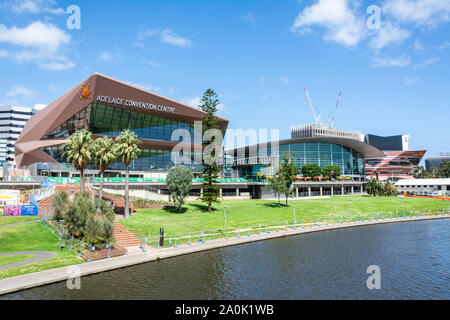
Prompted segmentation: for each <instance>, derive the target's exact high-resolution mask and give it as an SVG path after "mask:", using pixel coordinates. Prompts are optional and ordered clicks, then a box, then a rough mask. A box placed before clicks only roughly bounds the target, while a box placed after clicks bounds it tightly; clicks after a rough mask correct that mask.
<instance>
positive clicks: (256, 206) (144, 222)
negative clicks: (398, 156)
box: [120, 196, 447, 235]
mask: <svg viewBox="0 0 450 320" xmlns="http://www.w3.org/2000/svg"><path fill="white" fill-rule="evenodd" d="M402 201H404V208H405V212H410V210H423V209H427V210H429V209H433V210H436V209H441V208H447V202H445V201H442V200H435V199H424V198H404V200H402V198H399V197H376V198H375V197H371V196H335V197H331V198H326V199H302V200H290V201H289V206H288V207H284V206H282V207H278V202H277V201H273V200H228V201H222V202H221V203H220V204H215V205H214V209H215V211H213V212H211V213H208V212H206V211H205V210H206V206H205V205H204V204H203V203H201V202H190V203H188V204H186V205H185V206H184V209H185V211H184V212H183V213H176V212H170V211H167V210H163V209H141V210H138V213H137V214H136V215H134V216H132V217H130V218H129V219H127V220H125V219H121V220H120V222H121V223H122V224H123V225H124V226H125V227H127V228H128V229H129V230H130V231H132V232H134V233H136V234H138V233H139V232H140V231H142V232H143V233H145V234H150V235H157V234H159V228H160V227H163V228H164V229H165V233H166V234H174V233H177V234H181V233H187V232H199V231H206V230H214V229H223V227H224V209H223V208H224V206H225V207H226V212H227V225H228V228H233V227H245V226H250V225H257V224H266V223H270V224H276V223H283V224H285V223H286V221H290V222H292V221H293V220H294V208H295V212H296V220H297V222H298V221H301V220H302V219H305V220H307V219H312V218H313V219H318V218H319V217H321V219H325V218H333V217H334V218H338V217H339V218H340V217H341V216H344V217H348V216H350V212H352V213H353V215H354V214H359V215H362V216H365V217H368V216H369V215H368V214H369V213H374V215H375V216H376V213H377V212H390V211H399V212H401V211H402Z"/></svg>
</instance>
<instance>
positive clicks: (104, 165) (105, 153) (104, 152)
mask: <svg viewBox="0 0 450 320" xmlns="http://www.w3.org/2000/svg"><path fill="white" fill-rule="evenodd" d="M94 150H95V164H96V165H97V167H98V168H99V169H100V189H99V192H98V197H99V198H100V199H101V198H102V196H103V174H104V172H105V170H106V169H108V167H109V166H110V165H111V163H113V162H114V160H116V158H117V152H116V144H115V143H114V140H113V139H111V138H109V137H101V138H98V139H97V140H95V141H94Z"/></svg>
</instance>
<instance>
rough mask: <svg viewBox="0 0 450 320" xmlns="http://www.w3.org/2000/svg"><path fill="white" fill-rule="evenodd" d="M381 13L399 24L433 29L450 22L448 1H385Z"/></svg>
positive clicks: (449, 3)
mask: <svg viewBox="0 0 450 320" xmlns="http://www.w3.org/2000/svg"><path fill="white" fill-rule="evenodd" d="M382 12H386V13H388V14H390V15H391V16H392V17H393V18H394V19H396V20H397V21H399V22H403V23H413V24H415V25H418V26H428V27H433V26H436V25H437V24H439V23H441V22H446V21H450V0H386V1H385V2H384V4H383V6H382Z"/></svg>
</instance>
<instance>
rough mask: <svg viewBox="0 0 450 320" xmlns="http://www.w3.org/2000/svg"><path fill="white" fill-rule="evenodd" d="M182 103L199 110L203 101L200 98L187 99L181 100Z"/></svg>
mask: <svg viewBox="0 0 450 320" xmlns="http://www.w3.org/2000/svg"><path fill="white" fill-rule="evenodd" d="M181 102H183V103H185V104H187V105H188V106H191V107H195V108H197V107H198V106H199V105H200V104H201V99H200V97H192V98H189V97H185V98H183V99H181Z"/></svg>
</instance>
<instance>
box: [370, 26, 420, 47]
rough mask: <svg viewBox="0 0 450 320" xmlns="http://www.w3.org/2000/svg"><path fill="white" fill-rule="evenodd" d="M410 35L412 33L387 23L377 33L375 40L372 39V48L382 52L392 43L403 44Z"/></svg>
mask: <svg viewBox="0 0 450 320" xmlns="http://www.w3.org/2000/svg"><path fill="white" fill-rule="evenodd" d="M410 35H411V32H410V31H408V30H406V29H402V28H400V27H397V26H394V25H392V23H391V22H387V23H385V24H384V25H383V26H382V27H381V29H380V30H379V31H378V32H377V33H376V35H375V36H374V38H372V39H371V41H370V46H371V47H372V48H374V49H377V50H380V49H383V48H384V47H385V46H387V45H389V44H391V43H394V44H401V43H402V42H403V41H404V40H405V39H407V38H409V37H410Z"/></svg>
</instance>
